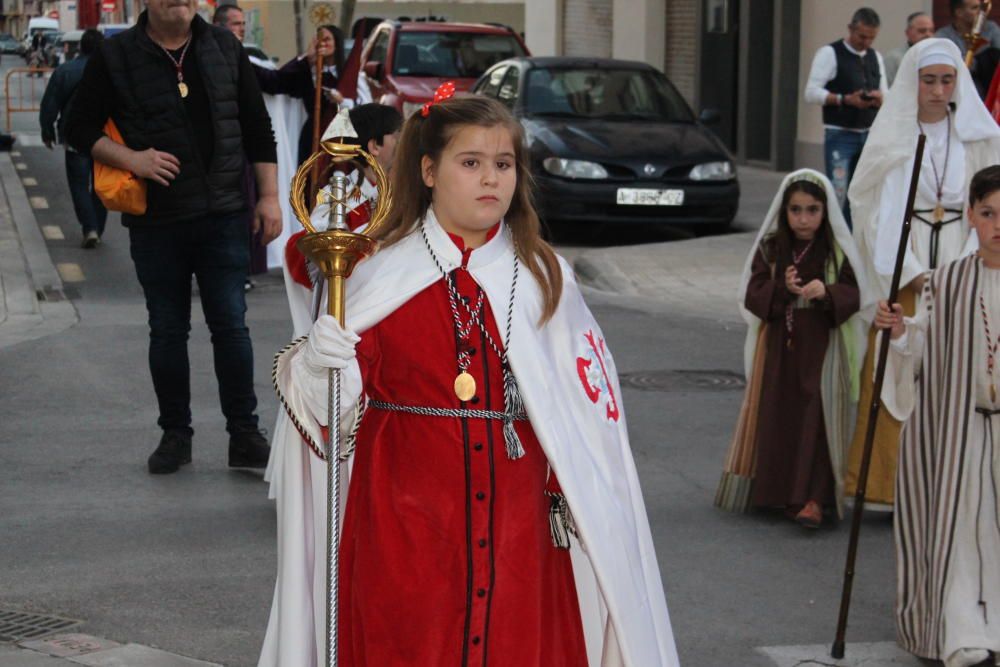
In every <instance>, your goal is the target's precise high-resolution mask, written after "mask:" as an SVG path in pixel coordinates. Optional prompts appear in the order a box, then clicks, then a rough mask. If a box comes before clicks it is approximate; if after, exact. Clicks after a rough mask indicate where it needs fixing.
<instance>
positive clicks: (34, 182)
mask: <svg viewBox="0 0 1000 667" xmlns="http://www.w3.org/2000/svg"><path fill="white" fill-rule="evenodd" d="M21 182H22V183H24V184H25V185H29V186H30V185H38V179H37V178H34V177H33V176H25V177H24V178H22V179H21Z"/></svg>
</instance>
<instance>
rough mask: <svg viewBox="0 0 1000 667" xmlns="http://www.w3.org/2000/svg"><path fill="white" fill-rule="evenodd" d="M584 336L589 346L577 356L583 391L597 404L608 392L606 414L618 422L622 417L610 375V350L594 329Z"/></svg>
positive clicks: (578, 373) (577, 366)
mask: <svg viewBox="0 0 1000 667" xmlns="http://www.w3.org/2000/svg"><path fill="white" fill-rule="evenodd" d="M583 337H584V338H585V339H586V340H587V348H586V349H585V350H584V353H583V356H580V357H577V358H576V372H577V375H579V376H580V383H581V384H582V385H583V391H584V393H585V394H586V395H587V398H589V399H590V402H591V403H593V404H595V405H597V404H598V403H600V402H601V400H602V397H604V395H605V394H607V397H606V399H604V400H605V401H606V414H605V416H606V417H607V419H608V421H611V422H617V421H618V420H619V419H620V418H621V410H620V409H619V408H618V399H617V398H615V390H614V387H613V385H612V384H611V379H610V378H609V377H608V363H607V359H608V351H607V348H606V347H605V345H604V339H603V338H597V337H596V336H595V335H594V332H593V330H591V331H588V332H587V333H585V334H584V335H583Z"/></svg>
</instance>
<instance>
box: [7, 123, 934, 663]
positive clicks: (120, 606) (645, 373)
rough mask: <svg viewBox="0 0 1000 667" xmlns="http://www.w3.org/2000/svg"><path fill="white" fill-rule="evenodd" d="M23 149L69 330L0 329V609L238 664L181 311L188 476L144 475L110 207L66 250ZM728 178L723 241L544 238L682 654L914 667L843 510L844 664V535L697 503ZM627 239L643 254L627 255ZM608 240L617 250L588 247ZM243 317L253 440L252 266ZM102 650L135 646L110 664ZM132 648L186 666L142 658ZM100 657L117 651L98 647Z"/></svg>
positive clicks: (257, 622)
mask: <svg viewBox="0 0 1000 667" xmlns="http://www.w3.org/2000/svg"><path fill="white" fill-rule="evenodd" d="M30 121H31V119H23V120H21V121H19V122H20V123H21V129H23V130H24V131H25V132H28V133H33V132H36V130H35V128H34V127H33V126H32V123H31V122H30ZM15 129H17V126H15ZM33 144H34V145H33ZM37 144H38V141H37V136H35V137H34V138H32V136H31V135H30V134H29V135H27V136H24V137H22V140H21V141H20V142H19V145H18V146H16V147H15V150H16V151H17V152H18V153H19V155H16V156H14V160H16V161H18V162H21V163H23V164H24V165H25V168H24V169H21V170H16V169H15V171H17V175H16V177H10V178H16V179H17V180H20V181H21V184H22V187H23V188H24V196H25V197H27V198H28V201H29V202H31V201H34V204H35V206H34V207H33V208H31V207H29V212H28V213H27V214H26V215H25V216H24V217H25V219H26V220H30V221H31V222H33V223H34V225H35V226H36V227H37V228H38V229H39V230H48V231H47V233H45V234H44V239H45V240H44V244H45V249H46V250H47V252H48V254H49V255H50V257H51V260H50V262H51V265H52V266H55V267H57V272H58V277H59V282H60V283H61V284H60V285H58V286H56V287H51V286H50V291H56V290H58V291H61V293H62V294H63V295H65V297H66V300H65V301H61V302H60V303H64V304H69V306H71V307H72V310H73V317H72V321H71V322H70V323H69V324H66V322H64V321H60V324H59V326H58V327H55V329H56V330H55V331H54V332H48V331H43V332H40V333H42V334H44V335H39V336H35V337H32V338H30V339H20V340H18V341H15V342H13V343H12V344H9V345H6V346H4V345H3V343H2V341H3V339H4V336H5V329H4V326H3V324H2V323H0V369H2V372H0V470H2V472H0V480H2V483H0V535H2V536H3V539H2V540H0V614H2V613H3V611H4V610H12V611H18V612H30V613H36V614H44V615H51V616H54V617H58V618H63V619H70V620H71V621H79V622H80V623H79V624H75V625H72V627H71V628H70V629H69V630H67V631H68V632H72V633H79V634H82V635H84V637H85V639H82V640H70V639H67V640H66V641H65V642H63V644H67V645H68V644H72V643H73V642H74V641H77V642H78V644H80V645H89V644H87V642H94V643H96V644H97V645H99V646H102V647H106V648H101V649H95V650H94V651H92V652H91V656H92V657H91V658H87V657H86V655H83V656H82V657H80V656H79V655H78V656H77V657H76V658H74V660H75V661H76V662H77V663H78V664H108V665H111V664H123V665H129V667H144V666H145V665H161V664H162V665H183V664H205V663H208V664H212V663H214V664H220V665H227V666H233V667H236V666H249V665H254V664H256V657H257V653H258V651H259V649H260V645H261V642H262V639H263V633H264V629H265V626H266V622H267V614H268V610H269V607H270V603H271V595H272V589H273V583H274V573H275V566H276V560H275V516H274V507H273V504H272V502H271V501H269V500H268V499H267V488H266V485H265V484H264V483H263V481H262V480H261V476H260V475H259V474H254V473H248V472H235V471H231V470H229V469H228V468H227V467H226V442H227V439H226V434H225V431H224V427H223V426H224V425H223V420H222V418H221V415H220V413H219V409H218V397H217V388H216V384H215V379H214V373H213V370H212V363H211V362H212V359H211V350H210V345H209V341H208V331H207V328H206V327H205V324H204V319H203V317H202V316H201V313H200V309H198V308H197V299H195V304H194V305H195V307H194V308H193V325H192V332H191V343H190V353H191V368H192V404H193V409H194V428H195V432H196V433H195V445H194V463H193V464H192V465H190V466H187V467H186V468H185V469H184V470H182V471H181V472H179V473H177V474H175V475H169V476H164V477H153V476H150V475H148V474H147V473H146V470H145V459H146V457H147V456H148V454H149V452H150V451H151V450H152V449H153V448H154V447H155V446H156V442H157V439H158V436H159V433H158V429H157V427H156V410H155V405H156V403H155V397H154V395H153V391H152V385H151V382H150V379H149V374H148V370H147V367H146V345H147V340H148V329H147V326H146V314H145V309H144V305H143V300H142V294H141V290H140V288H139V285H138V283H137V281H136V280H135V276H134V270H133V267H132V264H131V261H130V258H129V254H128V236H127V233H126V232H125V230H124V229H123V228H122V227H121V226H120V224H119V222H118V219H117V216H115V215H113V216H112V217H111V219H110V220H109V225H108V231H107V233H106V235H105V242H104V244H102V245H101V246H100V247H99V248H97V249H96V250H90V251H87V250H83V249H81V248H80V247H79V241H80V231H79V227H78V225H77V224H76V222H75V218H74V216H73V213H72V207H71V204H70V201H69V196H68V192H67V190H66V185H65V177H64V174H63V165H62V154H61V152H60V151H58V150H57V151H54V152H50V151H48V150H46V149H45V148H42V147H39V146H38V145H37ZM12 162H13V160H12ZM2 164H3V162H2V157H0V176H2V177H3V179H2V180H3V186H4V191H5V193H6V196H7V201H8V207H10V208H12V209H14V208H18V207H20V206H22V205H23V202H20V203H18V202H15V203H13V204H12V203H11V199H12V193H14V194H15V195H16V193H17V187H16V185H17V184H16V183H8V176H7V175H6V173H7V172H4V171H3V169H2ZM28 179H33V181H29V180H28ZM741 179H742V182H743V190H744V193H745V196H744V200H743V206H742V208H741V212H740V216H739V218H738V221H737V225H736V230H737V233H733V234H728V235H723V236H715V237H703V238H693V239H689V240H680V241H670V242H667V241H666V239H675V238H684V237H685V236H690V235H689V234H686V233H685V232H683V231H675V230H666V231H663V230H659V231H645V232H643V231H636V230H613V229H605V230H603V231H600V232H598V233H594V232H593V230H586V231H583V232H581V231H574V232H573V233H569V232H568V231H567V230H565V229H564V230H561V233H560V236H559V237H557V241H558V245H559V248H560V251H561V252H564V254H566V255H567V256H569V257H570V258H571V259H572V261H573V262H574V263H575V266H576V267H577V269H578V271H579V274H580V279H581V282H582V283H583V284H584V286H585V293H586V296H587V300H588V303H589V304H590V306H591V308H592V309H593V310H594V313H595V315H596V316H597V318H598V320H599V321H600V322H601V324H602V327H603V328H604V330H605V334H606V336H607V338H608V342H609V345H610V346H611V349H612V350H613V351H614V353H615V358H616V363H617V366H618V369H619V372H620V373H621V374H622V376H623V394H624V397H623V400H624V404H625V406H626V410H627V413H628V420H629V431H630V434H631V440H632V447H633V452H634V455H635V459H636V462H637V465H638V469H639V475H640V478H641V481H642V484H643V490H644V494H645V497H646V502H647V507H648V511H649V518H650V523H651V526H652V530H653V535H654V539H655V543H656V549H657V554H658V557H659V561H660V567H661V572H662V575H663V579H664V584H665V588H666V592H667V599H668V604H669V606H670V611H671V620H672V623H673V629H674V633H675V635H676V638H677V644H678V648H679V651H680V655H681V661H682V664H684V665H689V666H694V667H724V666H740V667H744V666H745V667H774V666H776V665H777V666H780V667H785V666H786V665H787V666H789V667H790V666H791V665H793V664H794V665H820V664H822V665H834V664H836V665H858V664H862V663H863V664H865V665H868V666H878V665H918V664H922V663H919V662H916V661H914V660H913V659H911V658H908V657H906V656H905V655H901V654H900V653H899V652H898V650H894V649H893V645H892V642H893V639H894V630H893V621H892V605H893V595H894V574H893V554H892V535H891V524H890V522H889V521H888V520H887V519H886V518H884V517H872V518H870V519H866V522H865V525H864V530H863V533H862V541H861V549H860V552H859V553H860V555H859V560H858V573H857V575H856V579H855V595H854V606H853V609H852V616H851V626H850V632H849V637H848V639H849V641H851V642H863V643H864V644H863V645H862V644H849V646H848V660H846V661H840V662H838V661H833V660H832V659H830V658H829V657H827V656H825V655H824V650H823V649H824V647H825V646H827V645H828V644H829V642H830V641H831V640H832V639H833V631H834V627H835V623H836V614H837V604H838V600H839V591H840V584H841V577H842V571H843V558H844V554H845V552H846V543H847V532H848V531H847V525H846V524H841V525H839V526H826V527H824V528H822V529H820V530H817V531H814V532H804V531H803V530H802V529H801V528H799V527H797V526H795V525H794V524H791V523H790V522H788V521H786V520H784V519H782V518H780V517H775V516H769V515H751V516H734V515H729V514H725V513H722V512H720V511H718V510H717V509H715V508H714V507H713V506H712V499H713V496H714V492H715V486H716V483H717V482H718V479H719V475H720V472H721V465H722V460H723V457H724V454H725V451H726V448H727V446H728V442H729V438H730V436H731V433H732V428H733V423H734V421H735V418H736V413H737V410H738V408H739V402H740V399H741V392H740V385H739V380H740V378H741V377H742V347H743V345H742V342H743V335H744V329H743V327H742V325H741V324H740V322H739V319H738V315H737V314H736V310H735V294H734V291H735V289H734V288H733V285H734V281H735V277H734V276H738V274H739V271H740V268H741V266H742V262H743V259H744V257H745V255H746V252H747V251H748V249H749V244H750V242H751V241H752V235H750V234H749V231H750V230H752V229H753V228H754V226H755V225H756V224H758V223H759V220H760V218H761V217H762V216H763V213H764V209H766V206H767V204H768V202H769V201H770V198H771V196H772V195H773V192H774V189H775V188H776V186H777V183H778V181H779V180H780V175H775V174H771V173H767V172H760V171H756V170H750V169H744V170H741ZM26 182H33V183H36V185H24V183H26ZM31 197H36V199H35V200H31V199H30V198H31ZM14 198H15V199H16V197H14ZM43 204H44V206H43ZM31 214H33V215H31ZM32 218H33V219H32ZM2 220H3V216H2V215H0V222H2ZM21 223H22V224H21V225H20V226H22V227H23V226H24V223H25V220H22V221H21ZM8 226H9V227H11V228H12V229H16V228H17V226H13V227H12V226H10V225H8ZM0 231H2V229H0ZM60 236H61V237H62V238H60ZM12 238H13V237H12ZM2 239H3V237H2V236H0V240H2ZM649 240H653V241H657V242H654V243H641V242H642V241H649ZM614 241H624V242H626V243H630V244H632V245H629V246H627V247H624V248H622V247H617V248H603V247H600V246H601V244H603V243H608V242H614ZM21 242H22V243H24V239H21ZM30 243H31V242H30V241H29V242H28V244H29V245H30ZM2 248H3V246H2V245H0V250H2ZM2 256H3V255H2V254H0V258H2ZM3 284H4V285H5V286H6V279H4V282H3ZM57 302H59V301H57ZM248 305H249V312H248V318H249V324H250V329H251V335H252V337H253V342H254V353H255V363H256V388H257V392H258V398H259V401H260V405H259V413H260V415H261V418H262V425H265V426H267V427H268V428H270V427H271V425H272V424H273V421H274V418H275V416H276V415H277V410H278V406H277V402H276V400H275V397H274V394H273V391H272V389H271V387H270V382H269V368H270V363H271V358H272V356H273V354H274V352H275V351H276V350H278V349H279V348H280V347H281V346H282V345H284V344H285V343H286V342H287V341H288V339H289V337H290V335H291V327H290V321H289V316H288V310H287V304H286V301H285V295H284V289H283V286H282V283H281V279H280V274H269V275H266V276H263V277H261V278H260V279H259V280H258V287H257V288H256V289H255V290H253V291H252V292H251V293H250V294H249V295H248ZM42 319H43V320H44V319H45V318H44V317H43V318H42ZM60 327H61V328H60ZM0 617H2V616H0ZM102 642H110V643H107V644H105V643H102ZM116 645H121V646H116ZM123 647H124V648H123ZM129 647H130V648H129ZM125 649H127V651H132V652H133V653H128V652H126V653H125V655H131V656H135V655H137V654H136V653H134V652H136V651H138V652H139V653H143V652H145V656H146V657H142V658H136V657H125V658H123V657H122V655H123V654H122V651H123V650H125ZM151 649H159V650H162V651H165V652H167V653H169V654H171V656H186V658H188V659H189V660H197V661H204V662H200V663H199V662H194V663H192V662H184V661H183V660H182V659H181V658H176V657H171V656H166V657H165V656H164V655H162V654H159V653H156V654H155V657H154V654H153V653H151V652H150V651H151ZM114 650H117V651H119V653H118V654H117V655H118V657H117V658H116V657H114V656H113V655H109V654H108V653H106V652H107V651H114ZM102 653H103V656H106V658H104V657H102V656H100V655H98V654H102ZM57 654H58V653H52V647H48V648H46V647H42V646H40V645H34V649H32V650H29V649H26V648H24V647H23V646H13V645H4V644H3V643H2V640H0V667H6V666H7V665H42V666H45V665H50V666H51V667H58V665H60V664H66V665H68V664H70V663H69V662H66V659H64V658H57V657H54V656H55V655H57ZM93 656H98V657H97V658H94V657H93ZM102 659H104V660H105V662H101V660H102ZM81 660H82V661H84V662H82V663H81V662H80V661H81ZM87 660H90V662H87ZM116 660H117V662H116ZM157 660H160V661H161V662H157ZM171 660H172V661H173V662H171ZM163 661H166V662H163ZM641 667H646V666H641Z"/></svg>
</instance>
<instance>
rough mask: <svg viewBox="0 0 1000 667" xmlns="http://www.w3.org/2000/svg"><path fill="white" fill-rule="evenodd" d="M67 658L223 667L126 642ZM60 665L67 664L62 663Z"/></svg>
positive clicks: (105, 666) (130, 666) (99, 665)
mask: <svg viewBox="0 0 1000 667" xmlns="http://www.w3.org/2000/svg"><path fill="white" fill-rule="evenodd" d="M67 660H69V661H70V662H75V663H77V664H80V665H92V666H93V667H223V666H222V665H220V664H218V663H215V662H205V661H203V660H195V659H194V658H186V657H184V656H182V655H175V654H173V653H167V652H166V651H161V650H159V649H155V648H150V647H149V646H141V645H139V644H126V645H125V646H119V647H117V648H113V649H109V650H107V651H97V652H95V653H87V654H85V655H78V656H73V657H69V658H67ZM62 667H68V666H66V665H65V664H64V665H62Z"/></svg>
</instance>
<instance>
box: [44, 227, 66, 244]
mask: <svg viewBox="0 0 1000 667" xmlns="http://www.w3.org/2000/svg"><path fill="white" fill-rule="evenodd" d="M42 236H44V237H45V238H47V239H48V240H49V241H62V240H64V239H65V238H66V235H65V234H63V230H62V227H60V226H59V225H42Z"/></svg>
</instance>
